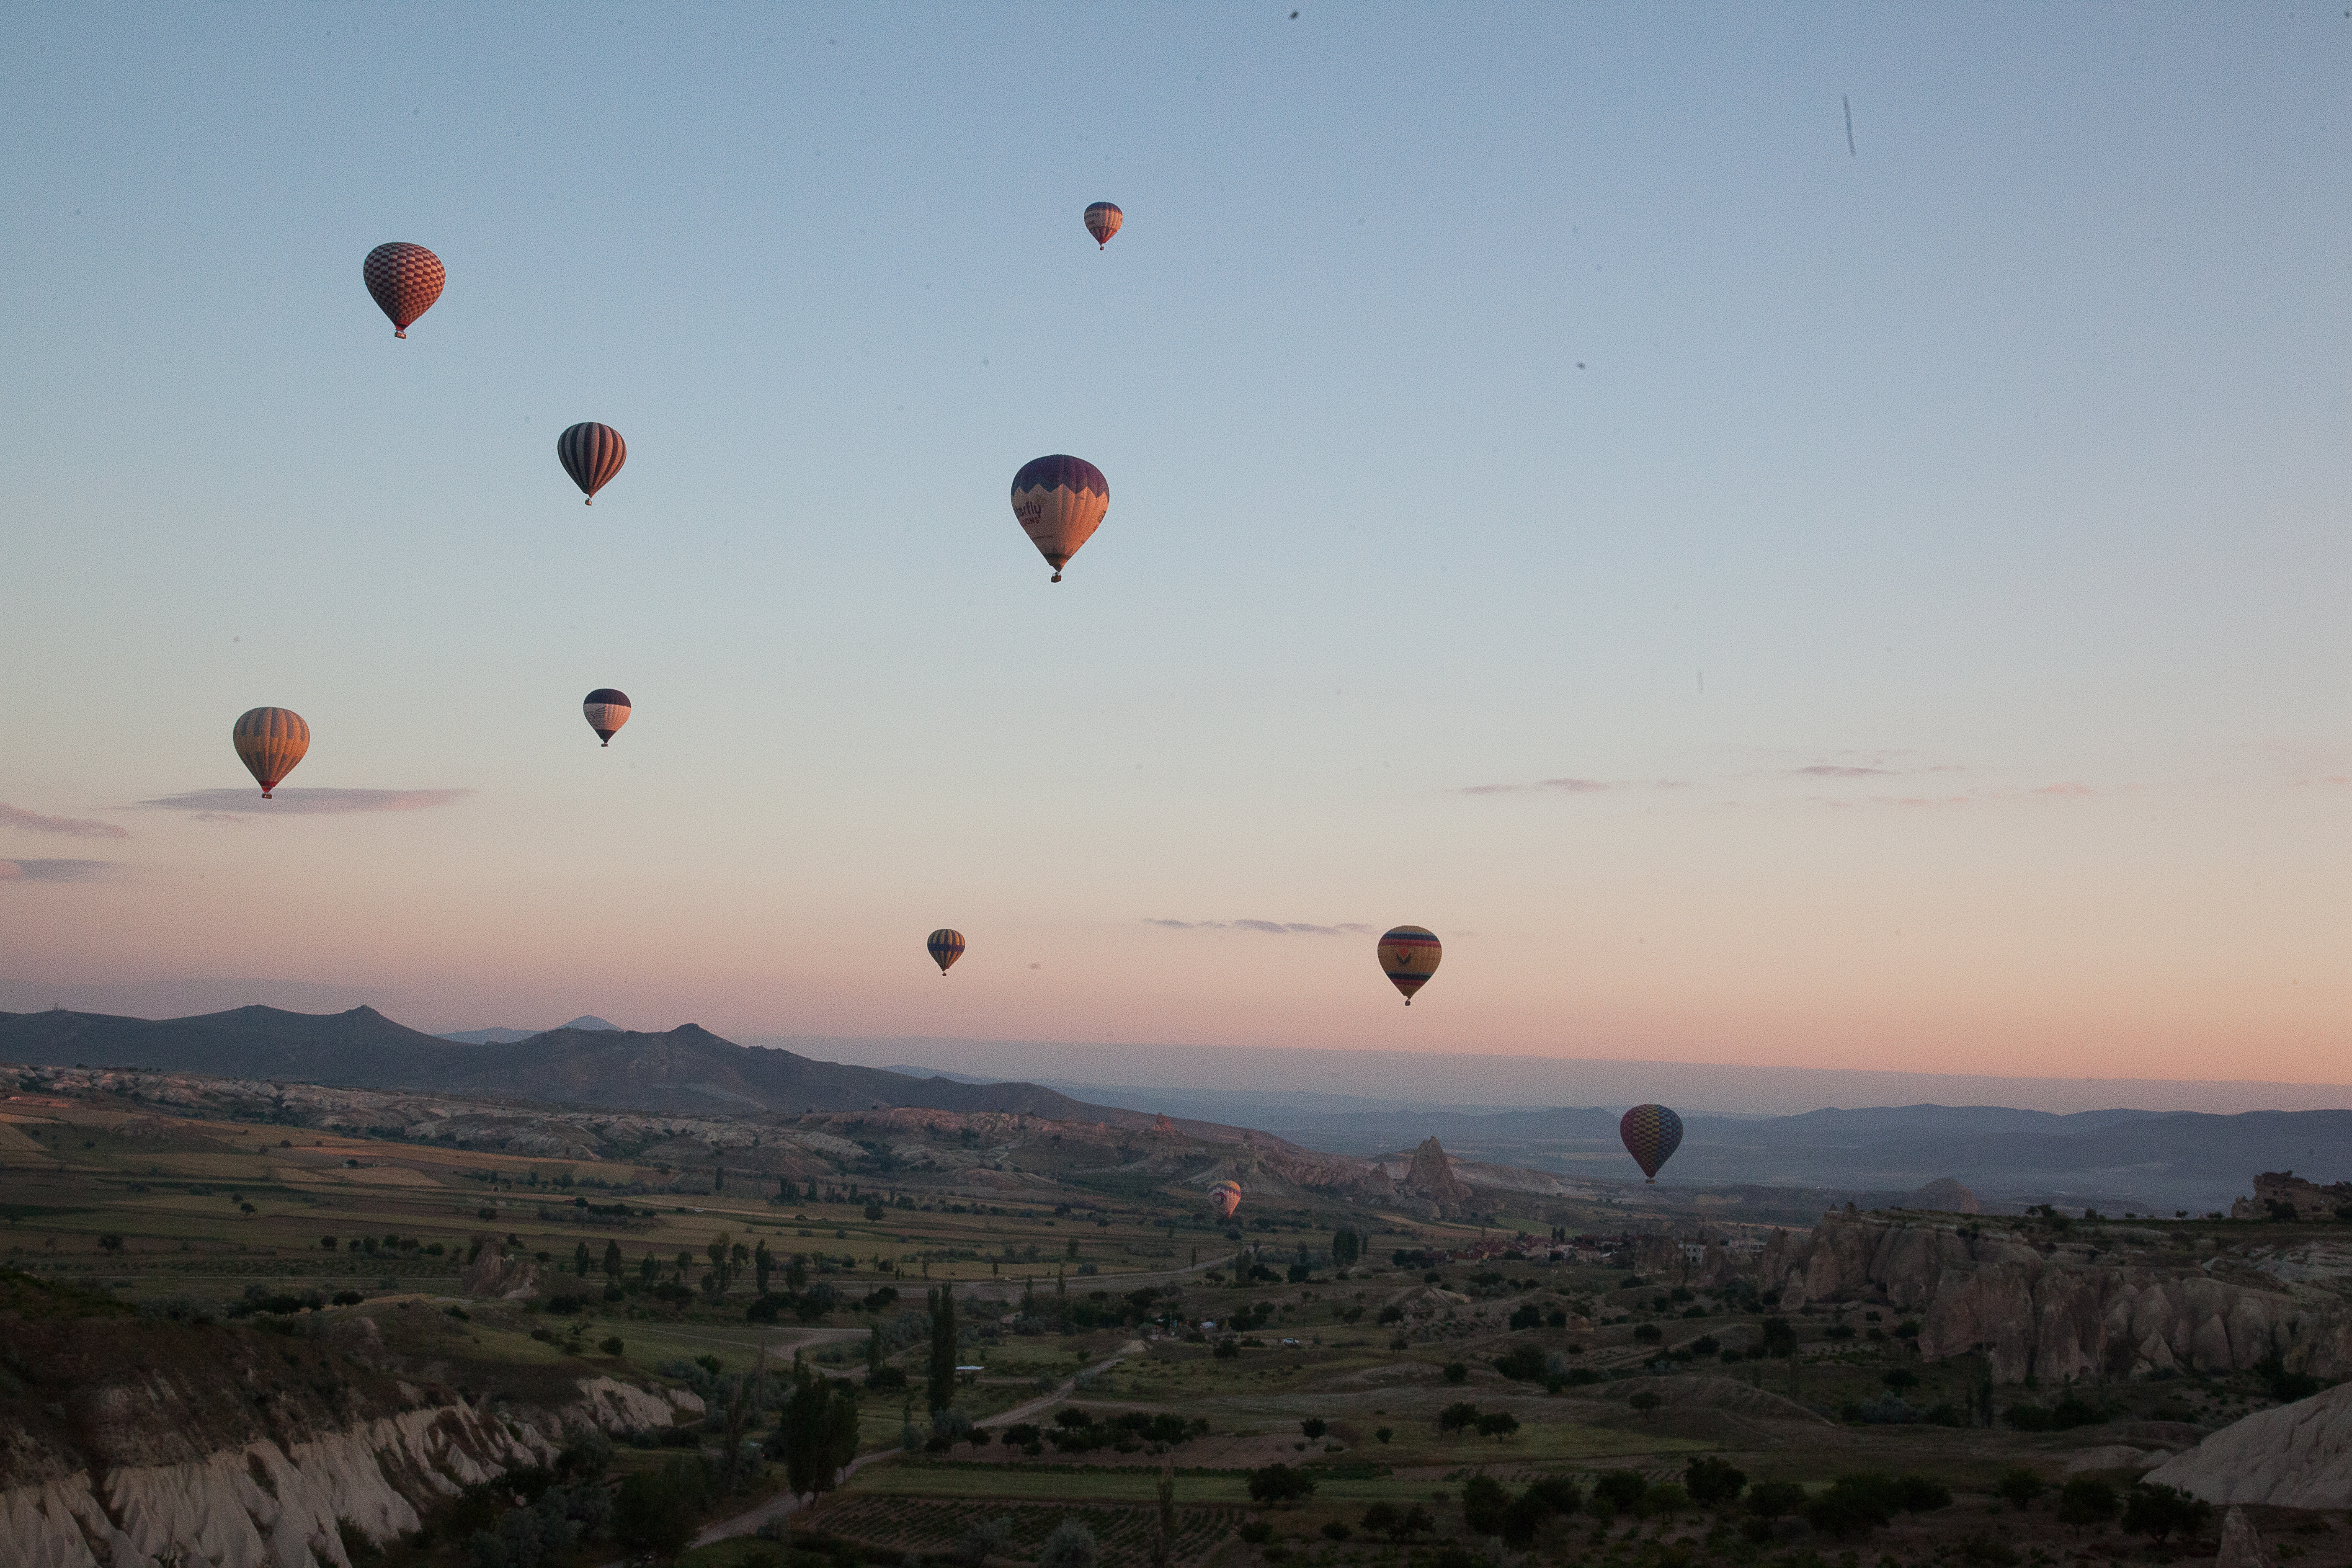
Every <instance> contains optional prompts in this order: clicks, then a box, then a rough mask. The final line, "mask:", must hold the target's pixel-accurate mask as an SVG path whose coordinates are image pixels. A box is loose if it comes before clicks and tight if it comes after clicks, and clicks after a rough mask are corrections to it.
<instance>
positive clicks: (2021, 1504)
mask: <svg viewBox="0 0 2352 1568" xmlns="http://www.w3.org/2000/svg"><path fill="white" fill-rule="evenodd" d="M1992 1489H1993V1495H1994V1496H1996V1497H1998V1498H2000V1500H2001V1501H2003V1502H2005V1503H2007V1504H2009V1506H2010V1507H2011V1508H2013V1509H2015V1510H2018V1511H2019V1512H2020V1513H2022V1512H2024V1511H2025V1510H2026V1509H2028V1508H2029V1507H2031V1506H2032V1502H2033V1500H2034V1499H2036V1498H2038V1497H2040V1496H2041V1495H2042V1493H2043V1492H2046V1491H2048V1490H2049V1489H2050V1487H2049V1483H2047V1482H2046V1481H2044V1480H2043V1479H2042V1478H2041V1477H2040V1476H2038V1475H2036V1474H2034V1473H2033V1471H2032V1469H2031V1468H2028V1467H2026V1466H2024V1465H2011V1467H2010V1468H2008V1469H2005V1470H2003V1471H2001V1473H2000V1479H1998V1480H1996V1481H1994V1482H1993V1484H1992Z"/></svg>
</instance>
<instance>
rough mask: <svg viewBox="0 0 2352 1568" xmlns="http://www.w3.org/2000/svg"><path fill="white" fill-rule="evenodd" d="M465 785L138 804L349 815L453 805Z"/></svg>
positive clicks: (203, 817)
mask: <svg viewBox="0 0 2352 1568" xmlns="http://www.w3.org/2000/svg"><path fill="white" fill-rule="evenodd" d="M473 793H474V792H473V791H472V790H469V789H280V790H279V791H278V795H277V798H276V799H274V800H264V799H262V798H261V792H260V791H258V790H250V789H199V790H190V791H188V792H187V793H186V794H184V795H164V796H163V797H162V798H161V799H158V800H142V801H141V802H140V803H139V804H140V805H143V806H151V807H153V808H155V809H158V810H162V811H191V812H194V813H195V814H196V820H197V821H199V822H221V821H227V820H235V821H238V822H244V821H249V820H251V819H252V818H255V817H258V816H351V815H352V814H354V813H365V812H380V811H426V810H430V809H431V808H432V807H434V806H436V805H455V804H456V803H457V802H458V801H461V800H463V799H465V798H466V797H467V795H471V794H473Z"/></svg>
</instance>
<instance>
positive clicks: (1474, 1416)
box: [1437, 1400, 1478, 1432]
mask: <svg viewBox="0 0 2352 1568" xmlns="http://www.w3.org/2000/svg"><path fill="white" fill-rule="evenodd" d="M1477 1424H1478V1407H1477V1406H1476V1405H1473V1404H1471V1403H1470V1402H1469V1401H1468V1400H1462V1401H1459V1402H1457V1403H1455V1404H1453V1405H1447V1406H1446V1407H1445V1408H1444V1409H1443V1410H1441V1411H1439V1412H1438V1413H1437V1429H1438V1430H1439V1431H1441V1432H1459V1431H1461V1430H1462V1429H1463V1428H1465V1427H1467V1426H1476V1425H1477Z"/></svg>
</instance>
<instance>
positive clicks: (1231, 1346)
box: [1211, 1340, 1242, 1361]
mask: <svg viewBox="0 0 2352 1568" xmlns="http://www.w3.org/2000/svg"><path fill="white" fill-rule="evenodd" d="M1211 1353H1212V1354H1213V1355H1214V1356H1215V1357H1216V1358H1217V1359H1218V1360H1219V1361H1232V1360H1233V1359H1234V1357H1236V1356H1238V1355H1240V1354H1241V1353H1242V1347H1241V1346H1240V1345H1238V1344H1236V1343H1234V1342H1233V1341H1232V1340H1219V1341H1218V1342H1217V1348H1216V1349H1215V1350H1214V1351H1213V1352H1211Z"/></svg>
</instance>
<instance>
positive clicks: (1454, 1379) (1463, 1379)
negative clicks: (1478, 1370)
mask: <svg viewBox="0 0 2352 1568" xmlns="http://www.w3.org/2000/svg"><path fill="white" fill-rule="evenodd" d="M1440 1371H1441V1375H1443V1376H1444V1379H1445V1381H1446V1382H1448V1383H1467V1382H1469V1381H1470V1368H1469V1367H1468V1366H1467V1365H1465V1363H1461V1362H1458V1361H1449V1362H1447V1363H1445V1365H1444V1367H1443V1368H1442V1369H1440Z"/></svg>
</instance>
